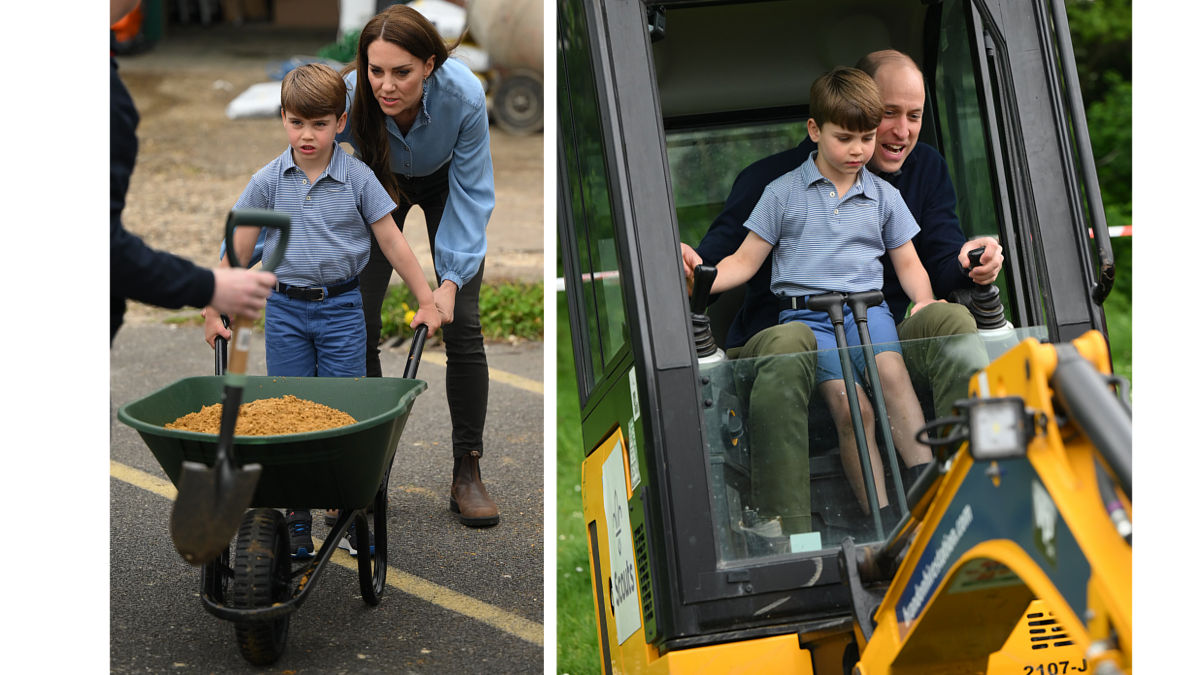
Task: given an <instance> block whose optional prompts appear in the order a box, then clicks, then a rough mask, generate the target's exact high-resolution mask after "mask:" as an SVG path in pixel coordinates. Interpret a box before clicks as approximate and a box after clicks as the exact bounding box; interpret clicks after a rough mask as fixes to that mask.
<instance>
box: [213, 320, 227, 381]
mask: <svg viewBox="0 0 1200 675" xmlns="http://www.w3.org/2000/svg"><path fill="white" fill-rule="evenodd" d="M221 325H222V326H225V327H226V328H229V317H227V316H225V315H224V314H222V315H221ZM213 358H214V362H213V371H214V374H216V375H224V374H225V366H226V364H228V363H229V340H226V339H225V338H224V337H222V336H220V335H216V336H214V337H213Z"/></svg>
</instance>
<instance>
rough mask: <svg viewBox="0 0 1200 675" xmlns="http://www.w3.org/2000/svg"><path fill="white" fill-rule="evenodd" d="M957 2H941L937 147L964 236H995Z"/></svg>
mask: <svg viewBox="0 0 1200 675" xmlns="http://www.w3.org/2000/svg"><path fill="white" fill-rule="evenodd" d="M963 12H964V8H963V4H962V2H960V1H959V0H951V1H949V2H946V3H945V4H944V5H943V9H942V30H941V33H940V40H939V44H938V59H937V72H936V74H935V76H934V79H935V82H936V90H937V120H938V122H939V123H940V125H941V129H940V131H941V137H942V138H943V139H944V141H943V147H942V148H941V151H942V154H943V156H945V158H946V163H947V164H948V165H949V167H950V178H951V180H952V181H953V182H954V190H955V192H956V193H957V195H958V218H959V222H960V223H961V225H962V229H963V233H964V234H966V236H967V238H972V237H977V236H984V235H989V236H996V235H998V234H999V226H998V225H997V218H996V194H995V192H994V191H993V184H994V182H995V181H994V179H993V177H992V175H993V167H994V166H995V163H994V159H993V158H992V157H991V154H990V153H989V152H988V146H987V135H986V133H985V129H984V119H983V113H982V111H981V107H980V103H979V101H980V94H979V90H978V84H977V82H976V78H975V70H974V67H973V66H972V63H973V62H974V61H975V59H974V57H973V56H972V52H971V43H970V39H969V34H968V29H967V21H966V18H965V17H964V16H963Z"/></svg>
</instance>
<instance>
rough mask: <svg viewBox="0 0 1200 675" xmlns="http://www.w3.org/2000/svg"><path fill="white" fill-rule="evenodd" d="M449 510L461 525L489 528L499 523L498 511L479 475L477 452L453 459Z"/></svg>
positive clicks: (473, 451)
mask: <svg viewBox="0 0 1200 675" xmlns="http://www.w3.org/2000/svg"><path fill="white" fill-rule="evenodd" d="M450 510H451V511H453V512H455V513H457V514H458V519H459V520H460V521H462V524H463V525H467V526H470V527H490V526H492V525H495V524H496V523H498V522H500V510H499V509H497V508H496V503H495V502H493V501H492V498H491V497H489V496H488V493H487V488H485V487H484V486H483V478H481V477H480V475H479V451H478V450H472V451H471V453H470V454H469V455H465V456H463V457H455V458H454V480H453V482H451V484H450Z"/></svg>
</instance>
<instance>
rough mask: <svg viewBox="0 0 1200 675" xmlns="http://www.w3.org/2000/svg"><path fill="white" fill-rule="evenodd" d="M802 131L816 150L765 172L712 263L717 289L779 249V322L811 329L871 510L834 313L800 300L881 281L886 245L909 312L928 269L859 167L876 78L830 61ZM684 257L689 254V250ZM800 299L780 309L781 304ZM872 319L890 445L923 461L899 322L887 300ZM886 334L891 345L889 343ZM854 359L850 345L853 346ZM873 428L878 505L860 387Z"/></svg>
mask: <svg viewBox="0 0 1200 675" xmlns="http://www.w3.org/2000/svg"><path fill="white" fill-rule="evenodd" d="M809 105H810V110H811V113H812V116H811V117H810V118H809V120H808V133H809V137H810V138H811V139H812V140H813V142H815V143H816V144H817V150H816V152H814V153H813V154H812V155H811V156H810V157H809V158H808V160H807V161H806V162H805V163H804V164H802V165H801V166H800V167H799V168H797V169H795V170H793V171H791V172H789V173H786V174H784V175H783V176H780V177H779V178H777V179H776V180H775V181H773V182H772V183H770V184H769V185H768V186H767V188H766V190H765V191H764V192H763V195H762V198H761V199H760V200H759V202H758V204H757V205H756V206H755V207H754V210H753V211H752V212H751V214H750V218H749V219H748V220H747V221H746V223H745V227H746V228H747V229H748V230H749V232H748V233H747V235H746V239H745V241H744V242H743V243H742V245H741V246H740V247H739V248H738V249H737V251H735V252H734V253H733V254H732V255H730V256H729V257H727V258H725V259H724V260H722V261H721V262H719V263H718V264H717V278H716V281H715V282H714V284H713V289H712V291H713V292H714V293H719V292H721V291H723V290H727V289H729V288H732V287H735V286H737V285H739V284H742V283H745V282H746V281H747V280H749V279H750V277H751V276H753V275H754V273H755V272H756V271H757V270H758V269H759V267H760V266H761V265H762V264H763V262H764V261H765V260H766V258H767V256H768V255H771V252H772V250H773V251H774V257H773V259H772V268H771V292H772V293H774V294H775V295H776V296H779V298H780V300H781V311H780V313H779V322H780V323H786V322H789V321H803V322H804V323H806V324H808V325H809V326H810V327H811V328H812V330H813V333H814V335H815V336H816V339H817V347H818V350H820V351H818V353H817V384H818V388H819V389H820V391H821V394H822V396H823V397H824V398H825V401H826V403H827V404H828V405H829V409H830V412H831V413H832V414H833V418H834V421H835V422H836V425H837V432H838V445H839V447H840V452H841V458H842V465H843V467H844V469H845V471H846V475H847V476H848V477H849V478H850V482H851V485H852V487H853V489H854V492H855V496H856V497H857V499H858V502H859V506H860V507H862V509H863V511H864V512H867V511H868V504H867V496H866V487H865V483H864V481H863V474H862V469H861V467H860V465H859V459H858V453H857V446H856V444H855V441H854V427H853V421H852V419H851V417H850V406H849V402H848V401H847V399H846V387H845V382H844V380H843V379H842V369H841V364H840V362H839V358H838V354H837V352H835V351H827V350H832V349H833V348H835V347H836V346H837V343H836V340H835V337H834V332H833V324H832V323H831V321H830V319H829V315H828V314H827V313H826V312H823V311H820V312H818V311H812V310H809V309H806V308H805V306H804V303H803V302H802V301H800V300H795V301H793V300H792V299H793V298H797V299H799V298H805V297H807V296H810V295H817V294H821V293H825V292H828V291H840V292H844V293H852V292H858V291H866V290H872V289H878V288H880V287H882V285H883V266H882V263H881V262H880V261H879V257H880V256H881V255H883V253H884V252H885V251H886V252H887V254H888V256H890V258H891V260H892V263H893V264H894V265H895V268H896V273H897V276H898V277H899V279H900V284H901V286H902V287H903V288H904V291H905V292H906V293H907V294H908V296H909V297H910V298H913V307H912V313H914V314H915V313H916V312H918V311H920V310H921V308H923V307H925V306H926V305H928V304H929V303H931V302H934V301H935V300H934V298H933V291H932V288H931V286H930V283H929V276H928V274H927V273H926V272H925V268H924V267H923V266H922V265H921V261H920V259H919V258H918V257H917V253H916V249H915V248H914V246H913V243H912V241H911V239H912V237H913V236H914V235H915V234H916V233H917V232H918V231H919V228H918V226H917V224H916V222H915V221H914V220H913V217H912V214H911V213H909V211H908V207H907V206H906V205H905V204H904V201H903V199H902V198H901V197H900V193H899V192H898V191H897V190H896V189H895V188H893V187H892V186H891V185H888V184H887V183H885V182H884V181H882V180H880V179H879V178H878V177H876V176H875V175H873V174H872V173H870V172H869V171H864V170H863V167H864V166H866V164H867V162H868V161H869V160H870V159H871V155H872V153H873V152H874V149H875V129H876V128H877V127H878V126H879V123H880V121H881V119H882V117H883V104H882V103H881V101H880V97H879V91H878V89H877V88H876V85H875V82H874V81H873V80H872V79H871V78H870V77H869V76H868V75H867V74H866V73H864V72H862V71H860V70H857V69H854V68H836V69H834V70H833V71H831V72H829V73H826V74H825V75H822V76H821V77H820V78H818V79H817V81H816V82H814V83H813V85H812V89H811V91H810V104H809ZM684 264H685V265H686V266H688V267H689V274H690V269H691V267H692V266H693V265H694V264H695V260H689V259H687V258H685V260H684ZM785 303H786V304H788V305H791V306H794V307H795V308H783V307H784V304H785ZM843 311H844V314H845V317H846V322H845V323H846V337H847V342H848V344H850V345H859V344H861V341H860V340H859V336H858V329H857V327H856V326H855V325H854V322H853V319H852V314H851V311H850V308H849V306H844V307H843ZM867 326H868V329H869V330H870V332H871V337H872V342H873V343H875V344H877V345H879V346H876V347H875V348H874V352H875V355H876V356H875V359H876V363H877V364H878V366H879V375H880V380H881V384H882V385H883V394H884V401H885V403H886V405H887V410H888V414H889V417H890V421H891V424H892V427H893V428H894V430H895V433H894V439H895V442H896V447H897V450H898V451H899V453H900V455H901V457H902V458H903V460H904V463H905V465H906V466H910V467H911V466H916V465H919V464H923V463H925V462H928V461H930V459H931V453H930V451H929V448H928V447H927V446H925V445H923V444H920V443H917V442H916V440H915V437H916V432H917V430H918V429H919V428H920V426H921V424H923V422H924V417H923V415H922V412H921V407H920V403H919V402H918V400H917V397H916V393H915V392H914V391H913V388H912V383H911V381H910V380H909V377H908V371H907V369H906V368H905V366H904V359H903V357H902V356H901V355H900V352H899V348H898V346H896V344H895V343H896V342H897V341H898V339H899V338H898V337H897V335H896V324H895V322H894V321H893V320H892V317H891V313H890V311H889V310H888V307H887V305H886V303H884V304H881V305H878V306H875V307H871V308H869V309H868V310H867ZM886 343H891V344H886ZM854 357H855V358H856V362H858V365H859V367H860V368H861V367H863V366H864V365H865V364H864V363H862V362H861V361H859V358H858V352H857V350H856V351H855V352H854ZM855 390H856V395H857V396H858V397H859V402H860V405H859V407H860V409H861V410H862V411H863V418H864V419H863V424H864V426H865V428H866V429H867V430H868V433H867V443H868V448H869V451H870V456H871V464H872V473H873V474H874V477H875V491H876V494H877V495H879V504H880V506H881V507H886V506H887V504H888V499H887V491H886V490H885V489H884V482H883V466H882V463H881V461H880V459H879V451H878V449H877V448H876V444H875V436H874V434H873V433H871V432H870V430H871V429H873V427H874V419H873V415H871V406H870V403H869V401H867V399H866V395H865V393H864V392H863V391H862V390H861V389H860V388H858V387H857V386H856V387H855Z"/></svg>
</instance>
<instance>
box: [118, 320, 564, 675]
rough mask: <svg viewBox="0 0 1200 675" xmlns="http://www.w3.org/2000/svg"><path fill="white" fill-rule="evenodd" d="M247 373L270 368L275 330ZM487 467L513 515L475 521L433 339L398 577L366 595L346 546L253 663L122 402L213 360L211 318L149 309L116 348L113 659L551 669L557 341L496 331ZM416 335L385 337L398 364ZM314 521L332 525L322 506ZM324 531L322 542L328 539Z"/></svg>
mask: <svg viewBox="0 0 1200 675" xmlns="http://www.w3.org/2000/svg"><path fill="white" fill-rule="evenodd" d="M254 347H255V348H254V349H252V352H251V358H250V362H249V366H248V373H249V374H265V373H266V365H265V361H264V358H263V354H262V343H261V339H259V340H255V342H254ZM487 350H488V351H487V353H488V361H489V366H490V368H491V369H492V379H491V386H490V395H489V404H488V416H487V424H486V426H485V429H484V448H485V449H484V459H483V461H482V464H481V470H482V474H483V477H484V481H485V483H486V484H487V486H488V489H489V491H490V492H491V494H492V495H493V497H494V498H495V499H496V501H497V502H498V504H499V506H500V513H501V520H500V524H499V525H498V526H496V527H493V528H484V529H474V528H467V527H464V526H462V525H461V524H459V522H458V521H457V519H456V518H455V516H454V514H452V513H451V512H450V511H449V508H448V490H449V484H450V477H451V475H450V474H451V468H452V459H451V447H450V420H449V411H448V409H447V406H446V399H445V367H444V352H443V351H442V350H441V348H440V346H436V345H435V346H431V347H429V348H427V349H426V351H425V354H424V356H423V358H422V361H421V366H420V369H419V372H418V378H419V379H422V380H425V381H426V382H428V384H429V389H428V390H427V391H425V392H424V393H423V394H421V395H420V396H419V397H418V398H417V400H416V402H415V403H414V405H413V409H412V413H411V416H410V418H409V420H408V423H407V426H406V427H405V430H404V434H403V436H402V438H401V440H400V444H399V448H398V449H397V451H396V457H395V460H394V463H393V465H392V472H391V481H390V483H389V490H388V500H389V506H388V547H389V550H388V557H389V560H388V563H389V569H388V586H387V588H386V589H385V591H384V594H383V599H382V602H381V603H380V604H379V605H378V606H376V607H370V606H368V605H366V603H364V602H363V601H362V598H361V594H360V591H359V587H358V576H357V568H356V566H355V565H356V563H355V562H354V560H353V559H352V558H351V557H349V556H348V555H347V554H346V553H345V552H344V551H339V552H337V553H336V554H335V556H334V558H333V559H332V560H330V562H329V565H328V567H327V568H326V570H325V571H324V572H323V574H322V576H321V577H319V578H318V579H317V585H316V587H315V588H314V589H313V591H312V593H311V595H310V596H309V597H308V599H307V600H305V602H304V603H303V605H302V606H301V607H300V608H299V609H298V610H297V611H296V612H295V613H293V614H292V618H291V625H290V631H289V636H288V641H287V647H286V650H285V652H284V654H283V656H282V657H281V658H280V660H279V661H277V662H276V663H275V664H273V665H272V666H270V667H267V668H255V667H253V666H251V665H250V664H248V663H246V662H245V661H244V660H243V659H242V657H241V656H240V653H239V650H238V646H237V642H236V640H235V637H234V628H233V625H232V624H231V623H229V622H227V621H224V620H221V619H218V618H216V617H214V616H212V615H210V614H209V613H208V612H207V611H205V609H204V607H203V606H202V604H201V602H200V596H199V585H200V574H199V571H198V568H195V567H192V566H191V565H189V564H188V563H186V562H185V561H183V559H182V558H180V557H179V556H178V554H177V553H176V552H175V549H174V547H173V545H172V543H171V539H170V534H169V532H168V522H169V516H170V512H171V506H172V499H173V496H174V488H173V487H172V486H171V484H170V482H169V481H168V480H167V479H166V477H165V474H164V473H163V472H162V469H161V468H160V467H159V466H158V463H157V461H156V460H155V459H154V457H153V455H151V453H150V451H149V449H148V448H147V447H146V446H145V444H144V443H143V441H142V440H141V438H140V437H139V436H138V434H137V432H136V431H134V430H133V429H131V428H130V427H128V426H126V425H125V424H123V423H121V422H120V421H119V420H118V419H117V410H118V409H119V407H120V406H122V405H124V404H125V403H127V402H129V401H133V400H137V399H139V398H142V397H144V396H146V395H149V394H151V393H153V392H154V391H157V390H158V389H159V388H161V387H164V386H166V385H169V384H171V383H173V382H175V381H176V380H178V379H181V378H183V377H187V376H191V375H211V374H212V373H213V356H212V351H211V350H210V349H209V348H208V346H207V345H205V344H204V343H203V338H202V336H201V332H200V328H199V327H197V326H195V325H191V326H187V325H184V326H173V325H169V324H165V323H161V322H156V321H142V322H137V323H132V324H129V325H126V326H124V327H123V328H122V329H121V332H120V333H119V334H118V335H117V337H116V339H115V341H114V342H113V343H112V347H111V351H110V387H111V410H110V415H111V453H110V480H109V486H110V495H109V496H110V503H109V519H110V532H109V536H110V540H109V541H110V551H109V598H108V600H109V645H110V663H109V666H110V669H111V671H112V672H114V673H141V672H155V673H159V672H204V673H226V672H231V673H235V672H268V673H270V672H278V673H342V672H353V673H407V672H422V673H424V672H433V673H442V672H489V673H510V672H511V673H521V672H542V670H543V625H542V621H543V590H542V589H543V560H544V537H543V535H544V516H543V450H544V448H543V433H542V427H543V394H542V389H541V383H542V381H543V348H542V344H541V343H540V342H535V343H528V342H526V343H518V344H505V343H499V344H497V343H491V344H489V345H488V348H487ZM407 354H408V351H407V347H406V346H398V347H391V348H389V349H385V350H384V354H383V370H384V374H385V375H387V376H394V377H399V376H400V374H401V373H402V372H403V367H404V362H405V358H406V357H407ZM314 515H315V516H316V518H315V523H314V536H315V537H316V538H318V539H322V538H324V536H325V527H324V526H323V524H322V523H321V518H320V514H319V512H314ZM318 545H319V544H318Z"/></svg>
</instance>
